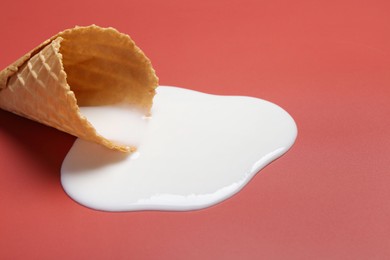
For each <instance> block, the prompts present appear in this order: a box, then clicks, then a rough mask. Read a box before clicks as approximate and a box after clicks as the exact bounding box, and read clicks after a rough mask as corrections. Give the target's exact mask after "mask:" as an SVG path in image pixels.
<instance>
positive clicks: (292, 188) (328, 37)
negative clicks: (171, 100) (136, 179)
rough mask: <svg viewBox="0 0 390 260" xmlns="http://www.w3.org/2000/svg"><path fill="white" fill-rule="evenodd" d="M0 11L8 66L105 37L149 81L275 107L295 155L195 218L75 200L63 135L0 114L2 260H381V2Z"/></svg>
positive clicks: (384, 150) (388, 126)
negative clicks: (78, 34)
mask: <svg viewBox="0 0 390 260" xmlns="http://www.w3.org/2000/svg"><path fill="white" fill-rule="evenodd" d="M24 2H25V3H23V1H5V2H4V3H3V4H2V8H1V10H2V11H1V15H0V24H1V27H0V28H1V29H0V33H1V41H0V50H1V51H0V55H1V56H0V67H1V68H4V67H5V66H7V65H8V64H10V63H11V62H13V61H14V60H16V59H17V58H18V57H20V56H21V55H23V54H24V53H25V52H27V51H28V50H30V49H32V48H33V47H35V46H36V45H38V44H39V43H40V42H42V41H43V40H45V39H46V38H48V37H50V36H52V35H54V34H55V33H57V32H58V31H61V30H64V29H67V28H71V27H73V26H75V25H89V24H92V23H95V24H98V25H101V26H113V27H115V28H117V29H118V30H120V31H121V32H124V33H127V34H129V35H131V37H132V38H133V39H134V40H135V41H136V43H137V44H138V45H139V46H140V47H141V48H142V49H143V50H144V51H145V53H146V54H147V55H148V56H149V58H150V59H151V60H152V62H153V65H154V67H155V69H156V71H157V74H158V76H159V77H160V83H161V84H165V85H176V86H181V87H184V88H188V89H195V90H198V91H203V92H208V93H215V94H223V95H236V94H237V95H247V96H254V97H258V98H263V99H266V100H269V101H272V102H274V103H276V104H278V105H280V106H282V107H283V108H285V109H286V110H287V111H288V112H289V113H290V114H291V115H292V116H293V117H294V118H295V120H296V122H297V125H298V129H299V134H298V139H297V141H296V143H295V145H294V147H293V148H292V149H291V150H290V151H289V152H288V153H287V154H286V155H285V156H283V157H282V158H281V159H279V160H277V161H275V162H274V163H272V164H271V165H269V166H268V167H266V168H265V169H264V170H263V171H262V172H261V173H259V174H258V175H257V176H256V177H255V178H254V179H253V180H252V181H251V182H250V183H249V185H248V186H247V187H246V188H244V189H243V190H242V191H241V192H240V193H239V194H237V195H236V196H234V197H233V198H231V199H229V200H227V201H225V202H223V203H221V204H219V205H217V206H214V207H211V208H208V209H205V210H199V211H194V212H179V213H177V212H158V211H155V212H152V211H149V212H130V213H107V212H99V211H94V210H90V209H87V208H85V207H83V206H80V205H78V204H77V203H75V202H74V201H72V200H71V199H70V198H69V197H68V196H67V195H66V194H65V193H64V191H63V190H62V187H61V184H60V173H59V169H60V165H61V162H62V160H63V158H64V156H65V154H66V153H67V151H68V150H69V148H70V147H71V145H72V142H73V141H74V137H71V136H69V135H67V134H64V133H62V132H59V131H57V130H54V129H51V128H48V127H45V126H43V125H40V124H37V123H34V122H32V121H29V120H27V119H23V118H20V117H18V116H15V115H13V114H10V113H8V112H4V111H0V167H1V168H0V208H1V214H0V258H1V259H87V258H89V259H92V258H93V259H390V203H389V201H390V188H389V186H390V166H389V159H390V117H389V115H390V104H389V102H390V2H389V1H373V0H369V1H365V0H363V1H352V0H351V1H349V0H340V1H287V0H286V1H282V0H275V1H271V0H266V1H245V0H235V1H230V0H225V1H222V0H221V1H195V0H189V1H173V0H165V1H157V0H156V1H154V0H146V1H128V0H122V1H120V0H111V1H105V2H104V1H92V0H88V1H80V2H79V1H76V0H67V1H58V2H56V3H54V2H52V1H24Z"/></svg>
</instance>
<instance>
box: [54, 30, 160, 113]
mask: <svg viewBox="0 0 390 260" xmlns="http://www.w3.org/2000/svg"><path fill="white" fill-rule="evenodd" d="M59 36H60V37H62V38H63V41H62V42H61V46H60V53H61V54H62V58H63V66H64V70H65V72H66V74H67V82H68V84H69V86H70V88H71V90H72V91H73V92H74V93H75V96H76V99H77V103H78V105H79V106H99V105H112V104H117V103H120V104H127V105H132V106H135V107H138V108H139V109H141V110H143V111H145V113H147V112H148V111H149V110H150V108H151V105H152V99H153V96H154V89H155V88H156V87H157V84H158V83H157V77H156V76H155V74H154V70H153V68H152V66H151V63H150V61H149V60H148V58H147V57H146V56H145V55H144V54H143V53H142V51H141V50H140V49H139V48H138V47H137V46H135V44H134V42H133V41H132V40H131V39H130V37H129V36H127V35H124V34H121V33H119V32H118V31H116V30H115V29H112V28H105V29H103V28H100V27H97V26H90V27H76V28H74V29H71V30H67V31H64V32H62V33H60V34H59Z"/></svg>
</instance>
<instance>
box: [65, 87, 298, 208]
mask: <svg viewBox="0 0 390 260" xmlns="http://www.w3.org/2000/svg"><path fill="white" fill-rule="evenodd" d="M82 113H83V114H84V115H86V116H87V118H88V120H89V121H91V122H92V123H93V124H94V126H95V127H96V128H97V130H98V132H99V133H101V134H104V135H105V136H109V138H111V139H113V140H116V141H121V142H124V143H127V144H136V145H137V146H138V150H137V152H135V153H133V154H131V155H128V154H123V153H120V152H115V151H111V150H109V149H107V148H105V147H102V146H99V145H97V144H94V143H90V142H86V141H83V140H81V139H78V140H77V141H76V142H75V144H74V145H73V147H72V148H71V150H70V151H69V153H68V155H67V156H66V158H65V160H64V162H63V165H62V169H61V182H62V185H63V187H64V189H65V191H66V193H67V194H68V195H69V196H70V197H72V198H73V199H74V200H75V201H77V202H79V203H80V204H82V205H85V206H87V207H90V208H94V209H99V210H106V211H132V210H194V209H200V208H205V207H208V206H211V205H214V204H216V203H218V202H220V201H222V200H225V199H227V198H229V197H231V196H232V195H234V194H235V193H237V192H238V191H239V190H241V189H242V188H243V187H244V186H245V185H246V184H247V183H248V181H249V180H250V179H251V178H252V177H253V176H254V175H255V174H256V173H257V172H258V171H259V170H260V169H262V168H263V167H265V166H266V165H267V164H269V163H270V162H271V161H273V160H275V159H276V158H278V157H279V156H281V155H282V154H284V153H285V152H286V151H287V150H288V149H289V148H290V147H291V146H292V144H293V143H294V141H295V138H296V134H297V129H296V125H295V123H294V120H293V119H292V118H291V117H290V115H289V114H288V113H287V112H285V111H284V110H283V109H281V108H280V107H279V106H277V105H275V104H272V103H270V102H267V101H264V100H261V99H256V98H251V97H238V96H215V95H209V94H204V93H200V92H195V91H190V90H185V89H181V88H176V87H159V88H158V89H157V95H156V96H155V99H154V105H153V109H152V117H151V118H147V117H144V116H142V115H141V114H140V113H138V112H137V111H134V110H132V109H129V108H124V107H88V108H82Z"/></svg>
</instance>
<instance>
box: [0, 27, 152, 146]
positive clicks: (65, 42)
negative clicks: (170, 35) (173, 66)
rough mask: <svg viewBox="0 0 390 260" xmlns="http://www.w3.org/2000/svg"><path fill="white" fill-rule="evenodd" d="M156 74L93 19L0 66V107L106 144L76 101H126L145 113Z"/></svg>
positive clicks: (124, 38) (123, 39) (125, 41)
mask: <svg viewBox="0 0 390 260" xmlns="http://www.w3.org/2000/svg"><path fill="white" fill-rule="evenodd" d="M157 86H158V78H157V77H156V75H155V72H154V70H153V68H152V65H151V63H150V61H149V59H148V58H147V57H146V56H145V55H144V53H143V52H142V51H141V50H140V49H139V48H138V47H137V46H136V45H135V44H134V42H133V41H132V40H131V39H130V37H129V36H128V35H125V34H122V33H119V32H118V31H117V30H115V29H113V28H101V27H98V26H96V25H91V26H87V27H75V28H73V29H69V30H65V31H63V32H60V33H58V34H57V35H55V36H53V37H51V38H50V39H48V40H46V41H45V42H43V43H42V44H41V45H39V46H38V47H37V48H35V49H33V50H32V51H30V52H29V53H27V54H26V55H24V56H23V57H21V58H20V59H19V60H17V61H15V62H14V63H13V64H11V65H10V66H8V67H7V68H5V69H4V70H3V71H1V72H0V108H2V109H4V110H8V111H10V112H13V113H15V114H18V115H21V116H24V117H27V118H30V119H32V120H35V121H38V122H40V123H43V124H46V125H48V126H52V127H55V128H57V129H59V130H61V131H64V132H67V133H69V134H72V135H74V136H77V137H80V138H83V139H85V140H89V141H92V142H96V143H99V144H102V145H104V146H106V147H108V148H110V149H114V150H118V151H122V152H130V151H134V150H135V149H136V147H133V146H131V147H129V146H126V145H121V144H116V143H113V142H111V141H110V140H108V139H106V138H105V137H103V136H101V135H100V134H98V133H97V132H96V130H95V128H94V127H93V125H92V124H90V123H89V122H88V120H87V118H85V117H84V116H83V115H82V114H81V113H80V110H79V105H80V106H98V105H109V104H118V103H120V104H128V105H132V106H134V107H137V108H138V109H140V110H141V111H143V112H144V113H145V114H149V113H150V108H151V106H152V101H153V97H154V94H155V88H156V87H157Z"/></svg>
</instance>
